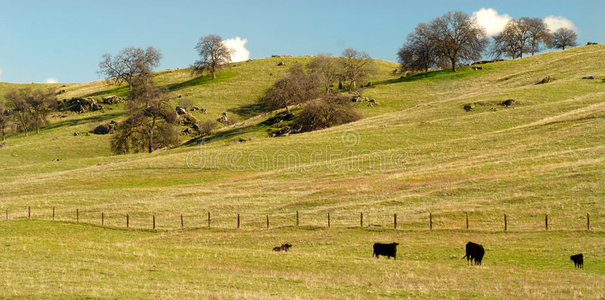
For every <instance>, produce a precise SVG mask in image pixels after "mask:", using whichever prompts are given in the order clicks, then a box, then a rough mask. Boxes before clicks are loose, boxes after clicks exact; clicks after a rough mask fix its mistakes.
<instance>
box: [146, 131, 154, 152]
mask: <svg viewBox="0 0 605 300" xmlns="http://www.w3.org/2000/svg"><path fill="white" fill-rule="evenodd" d="M147 150H148V151H149V153H151V152H153V129H150V130H149V146H148V148H147Z"/></svg>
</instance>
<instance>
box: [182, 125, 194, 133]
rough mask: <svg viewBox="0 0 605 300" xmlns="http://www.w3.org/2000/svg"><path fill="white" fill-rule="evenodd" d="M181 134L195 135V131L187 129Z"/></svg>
mask: <svg viewBox="0 0 605 300" xmlns="http://www.w3.org/2000/svg"><path fill="white" fill-rule="evenodd" d="M196 126H197V125H196ZM183 133H185V134H195V129H193V128H191V127H187V128H186V129H185V130H183Z"/></svg>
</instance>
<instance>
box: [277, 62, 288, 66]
mask: <svg viewBox="0 0 605 300" xmlns="http://www.w3.org/2000/svg"><path fill="white" fill-rule="evenodd" d="M277 65H278V66H285V65H286V64H284V62H283V61H280V62H279V63H278V64H277Z"/></svg>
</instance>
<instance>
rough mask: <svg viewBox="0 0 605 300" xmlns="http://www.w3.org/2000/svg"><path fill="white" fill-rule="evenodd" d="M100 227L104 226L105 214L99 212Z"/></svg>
mask: <svg viewBox="0 0 605 300" xmlns="http://www.w3.org/2000/svg"><path fill="white" fill-rule="evenodd" d="M101 225H105V213H103V212H101Z"/></svg>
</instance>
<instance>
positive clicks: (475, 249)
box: [462, 242, 485, 265]
mask: <svg viewBox="0 0 605 300" xmlns="http://www.w3.org/2000/svg"><path fill="white" fill-rule="evenodd" d="M484 254H485V249H483V246H481V245H479V244H475V243H473V242H468V243H466V255H465V256H463V257H462V258H463V259H464V258H466V261H467V262H468V263H471V264H472V263H473V261H474V263H475V264H476V265H480V264H481V260H483V255H484Z"/></svg>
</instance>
